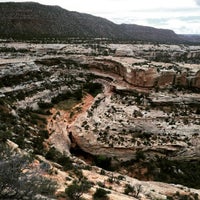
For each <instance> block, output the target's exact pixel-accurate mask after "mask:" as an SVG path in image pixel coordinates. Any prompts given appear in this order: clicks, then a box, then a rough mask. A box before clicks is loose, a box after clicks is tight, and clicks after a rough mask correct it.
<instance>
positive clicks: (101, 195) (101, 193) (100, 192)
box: [93, 188, 110, 200]
mask: <svg viewBox="0 0 200 200" xmlns="http://www.w3.org/2000/svg"><path fill="white" fill-rule="evenodd" d="M109 193H110V191H107V190H104V189H103V188H97V189H96V192H95V193H94V194H93V199H94V200H107V199H109V197H108V196H107V194H109Z"/></svg>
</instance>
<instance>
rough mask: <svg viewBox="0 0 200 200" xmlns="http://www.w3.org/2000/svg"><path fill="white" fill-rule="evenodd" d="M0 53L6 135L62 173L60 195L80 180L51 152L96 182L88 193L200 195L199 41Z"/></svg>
mask: <svg viewBox="0 0 200 200" xmlns="http://www.w3.org/2000/svg"><path fill="white" fill-rule="evenodd" d="M0 55H1V56H0V100H1V109H2V111H3V112H2V113H1V114H2V116H1V123H2V124H3V123H8V124H7V130H6V131H9V132H10V133H11V137H10V138H8V140H9V141H12V142H13V143H12V145H14V146H15V145H17V147H16V146H15V148H19V149H23V151H26V152H29V153H34V154H36V155H37V160H38V162H45V163H48V164H49V165H50V166H51V167H52V169H54V170H56V171H57V174H53V175H52V174H51V175H49V176H50V177H52V178H53V179H55V180H57V182H58V184H59V190H58V193H59V192H63V191H64V187H66V186H67V185H69V184H70V181H66V177H70V180H73V179H76V178H75V177H73V176H71V175H70V173H69V172H68V171H67V170H61V167H60V166H59V164H58V163H56V162H52V161H51V159H48V157H47V155H49V154H48V152H49V151H50V150H52V149H55V150H56V151H58V152H59V153H60V154H62V155H66V156H68V157H70V159H71V160H72V161H73V166H78V167H79V168H81V167H82V168H81V171H82V173H83V175H84V176H85V177H87V178H88V180H90V181H91V182H93V183H94V186H93V187H92V189H91V191H90V192H89V193H87V194H84V195H83V197H84V198H86V199H92V194H93V193H94V189H95V188H96V187H97V186H98V185H101V184H102V185H103V186H104V187H105V188H107V189H108V190H109V191H110V192H111V193H110V194H109V195H108V196H109V198H110V199H113V200H116V199H170V198H171V199H178V198H179V199H180V198H181V197H183V196H184V195H186V196H187V197H188V199H200V190H199V187H200V184H199V181H198V180H196V179H195V176H196V177H198V176H199V172H198V171H197V169H196V168H194V169H193V168H192V167H194V166H197V165H198V163H199V158H200V132H199V130H200V93H199V92H200V46H189V45H183V44H181V45H168V44H151V43H149V44H116V43H115V44H114V43H113V44H112V43H106V42H104V41H103V42H101V41H99V42H98V43H81V44H80V43H79V44H78V43H76V44H75V43H73V44H64V43H56V44H36V43H19V42H18V43H17V42H5V41H1V43H0ZM3 114H4V115H3ZM4 119H5V120H4ZM6 120H7V121H6ZM44 135H45V137H44ZM100 158H101V159H102V160H103V162H102V163H98V162H96V163H95V160H96V161H99V160H100ZM94 163H95V164H94ZM161 164H163V165H161ZM95 165H96V166H95ZM105 165H106V166H105ZM185 166H187V167H185ZM188 166H192V167H191V168H189V167H188ZM87 168H89V169H87ZM192 169H193V171H192ZM102 170H103V171H102ZM192 172H193V173H194V175H193V174H192ZM166 174H167V175H166ZM119 177H123V178H122V179H120V178H119ZM174 177H176V179H174ZM197 179H198V178H197ZM108 180H110V181H108ZM111 180H112V181H111ZM194 180H195V181H194ZM190 181H191V182H192V183H188V182H190ZM127 184H129V185H131V186H133V187H134V188H135V190H137V189H138V190H139V192H138V193H137V192H135V193H131V192H130V193H127V194H126V193H124V188H125V187H126V185H127ZM195 184H196V185H195Z"/></svg>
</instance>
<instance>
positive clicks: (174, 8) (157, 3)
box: [0, 0, 200, 34]
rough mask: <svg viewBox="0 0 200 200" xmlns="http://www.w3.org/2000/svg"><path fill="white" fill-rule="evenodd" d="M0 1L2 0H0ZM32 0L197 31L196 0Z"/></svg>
mask: <svg viewBox="0 0 200 200" xmlns="http://www.w3.org/2000/svg"><path fill="white" fill-rule="evenodd" d="M17 1H18V0H17ZM21 1H23V0H21ZM33 1H34V0H33ZM0 2H6V1H5V0H4V1H2V0H0ZM7 2H8V1H7ZM36 2H40V3H42V4H48V5H59V6H61V7H63V8H65V9H67V10H73V11H78V12H84V13H89V14H92V15H96V16H101V17H104V18H107V19H109V20H111V21H113V22H115V23H118V24H120V23H130V24H139V25H147V26H153V27H157V28H167V29H172V30H174V31H175V32H176V33H187V34H200V0H56V1H53V0H38V1H36Z"/></svg>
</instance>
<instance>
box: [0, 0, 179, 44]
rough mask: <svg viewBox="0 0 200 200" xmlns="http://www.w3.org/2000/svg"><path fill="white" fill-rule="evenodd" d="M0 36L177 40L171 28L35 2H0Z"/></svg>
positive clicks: (177, 37)
mask: <svg viewBox="0 0 200 200" xmlns="http://www.w3.org/2000/svg"><path fill="white" fill-rule="evenodd" d="M0 19H1V20H0V37H4V38H5V37H12V38H37V37H64V38H67V37H80V38H97V37H103V38H110V39H119V40H144V41H157V42H181V38H180V37H179V36H178V35H177V34H175V33H174V32H173V31H171V30H165V29H156V28H152V27H146V26H139V25H128V24H121V25H117V24H115V23H113V22H111V21H109V20H107V19H104V18H100V17H95V16H92V15H89V14H82V13H78V12H72V11H68V10H64V9H62V8H61V7H58V6H46V5H41V4H38V3H33V2H27V3H12V2H10V3H0Z"/></svg>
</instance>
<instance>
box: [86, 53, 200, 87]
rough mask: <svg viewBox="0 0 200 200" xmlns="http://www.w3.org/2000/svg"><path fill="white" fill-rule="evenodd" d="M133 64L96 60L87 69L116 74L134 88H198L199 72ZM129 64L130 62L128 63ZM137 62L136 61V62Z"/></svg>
mask: <svg viewBox="0 0 200 200" xmlns="http://www.w3.org/2000/svg"><path fill="white" fill-rule="evenodd" d="M134 61H135V60H134V59H133V60H132V62H133V63H130V64H129V65H127V64H123V62H121V61H120V60H119V59H117V58H114V57H113V58H112V59H110V60H108V59H101V60H100V59H98V60H94V61H92V62H90V63H89V64H88V68H89V69H96V70H98V71H99V72H102V73H104V74H110V73H111V76H112V74H116V75H118V76H119V77H121V78H122V79H123V80H124V81H125V82H127V83H129V84H130V85H132V86H135V87H141V88H149V89H151V88H162V89H165V88H173V87H174V88H176V87H185V88H190V89H192V88H194V89H195V88H197V89H199V88H200V83H199V71H197V72H195V71H194V72H193V70H192V68H191V69H190V70H187V71H186V70H185V69H184V68H182V69H181V68H180V67H179V66H178V67H176V66H175V67H171V66H170V67H166V68H165V69H162V68H161V69H159V64H157V65H156V64H155V63H154V64H153V63H148V65H142V62H141V61H139V62H141V66H138V63H137V65H135V64H134ZM129 62H130V61H129ZM137 62H138V60H137Z"/></svg>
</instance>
